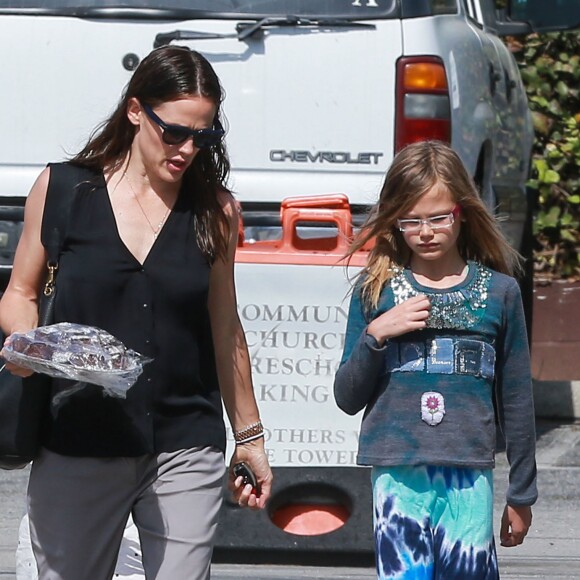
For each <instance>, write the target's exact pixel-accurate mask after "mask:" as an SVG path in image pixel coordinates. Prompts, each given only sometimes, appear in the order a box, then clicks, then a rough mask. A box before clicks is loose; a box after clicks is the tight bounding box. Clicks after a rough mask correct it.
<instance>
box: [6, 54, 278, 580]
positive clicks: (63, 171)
mask: <svg viewBox="0 0 580 580" xmlns="http://www.w3.org/2000/svg"><path fill="white" fill-rule="evenodd" d="M96 82H98V80H96ZM222 98H223V93H222V89H221V86H220V82H219V80H218V78H217V76H216V74H215V72H214V70H213V68H212V67H211V65H210V63H209V62H208V61H207V60H206V59H205V58H204V57H203V56H201V55H200V54H199V53H197V52H193V51H190V50H188V49H185V48H179V47H172V46H167V47H163V48H160V49H157V50H155V51H153V52H152V53H151V54H150V55H149V56H147V57H146V58H145V59H144V60H143V61H142V62H141V63H140V65H139V66H138V68H137V69H136V71H135V73H134V74H133V76H132V78H131V80H130V81H129V84H128V86H127V88H126V90H125V92H124V94H123V96H122V98H121V100H120V102H119V104H118V106H117V108H116V110H115V111H114V112H113V114H112V115H111V116H110V118H109V119H108V120H107V121H106V122H105V123H104V124H103V125H102V126H101V127H100V128H99V129H98V130H97V132H96V133H95V134H94V135H93V136H92V137H91V138H90V140H89V142H88V143H87V145H86V146H85V147H84V148H83V149H82V151H80V153H78V155H76V156H75V157H74V158H73V159H72V160H71V161H70V162H68V163H64V164H56V165H55V164H53V165H50V166H49V167H48V168H47V169H45V170H44V171H43V172H42V173H41V175H40V176H39V178H38V180H37V181H36V183H35V184H34V186H33V188H32V191H31V193H30V195H29V197H28V200H27V203H26V217H25V222H24V232H23V235H22V238H21V240H20V244H19V246H18V250H17V253H16V258H15V262H14V269H13V273H12V277H11V280H10V284H9V286H8V289H7V290H6V293H5V294H4V296H3V298H2V301H1V303H0V324H1V326H2V328H3V329H4V330H5V331H6V333H7V334H10V333H13V332H17V331H20V332H22V331H27V330H29V329H31V328H34V327H35V326H36V324H37V310H36V308H37V307H36V304H37V297H38V292H39V288H40V285H41V281H42V278H43V272H44V265H45V263H46V253H45V250H44V248H43V246H42V245H41V242H40V231H41V221H42V215H43V208H44V202H45V198H46V194H47V189H48V185H49V180H50V179H51V175H52V174H53V172H54V173H55V174H56V173H57V172H58V174H59V175H61V176H64V177H66V178H67V179H68V180H69V181H71V179H72V177H70V176H72V175H73V174H74V175H75V176H77V175H79V172H80V175H81V177H79V178H77V179H76V181H74V182H73V183H71V190H74V197H73V202H72V205H71V210H70V219H69V220H68V228H67V232H66V238H65V240H64V245H63V250H62V253H61V256H60V260H59V272H58V276H57V290H58V291H57V294H56V305H55V318H56V320H55V322H61V321H67V322H74V323H80V324H88V325H91V326H97V327H99V328H102V329H104V330H106V331H108V332H110V333H111V334H112V335H114V336H116V337H117V338H118V339H120V340H121V341H122V342H123V343H124V344H125V346H126V347H127V348H131V349H133V350H135V351H137V352H140V353H141V354H144V355H145V356H147V357H149V358H151V359H152V362H151V363H149V364H147V365H146V366H145V368H144V370H143V373H142V375H141V376H140V377H139V379H138V381H137V383H136V384H135V385H134V386H133V387H131V389H130V390H129V392H128V394H127V398H126V399H118V398H112V397H104V396H103V395H102V391H101V390H100V389H98V388H91V387H90V386H89V387H88V388H85V389H83V390H81V391H78V392H77V393H74V394H72V395H70V396H68V397H66V398H65V399H63V400H62V403H61V404H60V405H59V406H54V405H53V406H51V407H50V409H47V413H46V425H45V429H44V431H43V439H42V445H43V449H42V451H41V453H40V455H39V457H38V458H37V459H36V460H35V461H34V462H33V465H32V469H31V474H30V483H29V490H28V507H29V516H30V531H31V538H32V544H33V548H34V553H35V558H36V561H37V563H38V569H39V578H40V579H41V580H42V579H48V578H62V579H64V580H107V579H109V578H111V577H112V576H113V573H114V570H115V561H116V559H117V554H118V550H119V544H120V542H121V539H122V536H123V529H124V527H125V524H126V522H127V520H128V518H129V516H130V515H131V516H132V519H133V521H134V523H135V525H136V527H137V529H138V531H139V537H140V542H141V548H142V555H143V567H144V570H145V574H146V577H148V578H157V579H158V580H162V579H167V580H175V579H179V578H188V579H192V580H193V579H198V580H206V579H208V578H209V569H210V559H211V555H212V548H213V543H214V538H215V532H216V527H217V521H218V513H219V509H220V506H221V501H222V485H223V475H224V471H225V466H224V457H223V454H224V451H225V446H226V431H225V425H224V421H223V412H222V399H223V402H224V404H225V408H226V411H227V414H228V417H229V420H230V422H231V427H232V431H233V434H234V438H235V440H236V449H235V452H234V454H233V457H232V459H231V464H230V469H229V486H230V489H231V490H232V492H233V495H234V499H235V501H237V502H238V503H239V505H240V506H249V507H250V508H254V509H261V508H264V506H265V503H266V501H267V499H268V497H269V495H270V489H271V480H272V474H271V471H270V468H269V465H268V461H267V458H266V454H265V452H264V439H263V434H264V430H263V427H262V424H261V422H260V417H259V412H258V408H257V405H256V401H255V398H254V394H253V388H252V382H251V376H250V363H249V356H248V350H247V346H246V342H245V338H244V333H243V329H242V327H241V324H240V320H239V318H238V315H237V307H236V299H235V295H236V294H235V288H234V278H233V263H234V253H235V249H236V241H237V234H238V212H237V209H236V205H235V203H234V199H233V197H232V195H231V193H230V192H229V191H228V190H227V188H226V182H227V177H228V171H229V162H228V157H227V155H226V150H225V145H224V143H223V135H224V130H223V127H222V123H221V103H222ZM67 176H69V177H67ZM8 340H10V338H8ZM6 366H7V367H8V368H9V369H10V370H11V371H12V372H14V373H16V374H20V375H21V376H25V375H26V374H27V372H28V373H29V371H26V370H25V369H22V368H18V367H15V366H14V365H8V364H7V365H6ZM65 386H66V381H62V380H56V379H55V380H54V381H53V388H54V392H57V391H59V389H62V388H64V387H65ZM241 462H244V463H245V464H247V465H248V466H249V467H250V468H251V470H253V472H254V474H255V476H256V478H257V483H258V485H257V486H256V487H255V488H254V487H253V486H252V485H250V484H247V485H246V484H243V481H244V480H243V478H242V477H241V476H235V475H234V472H233V466H234V465H235V464H237V463H241Z"/></svg>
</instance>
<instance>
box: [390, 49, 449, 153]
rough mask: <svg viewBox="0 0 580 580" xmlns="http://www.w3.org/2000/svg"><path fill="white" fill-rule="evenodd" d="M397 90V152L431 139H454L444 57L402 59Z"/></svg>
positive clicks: (399, 62)
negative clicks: (452, 136) (406, 146)
mask: <svg viewBox="0 0 580 580" xmlns="http://www.w3.org/2000/svg"><path fill="white" fill-rule="evenodd" d="M396 91H397V93H396V101H397V113H396V118H395V151H399V150H400V149H402V148H403V147H404V146H405V145H409V144H410V143H415V142H417V141H427V140H429V139H437V140H439V141H444V142H446V143H450V142H451V111H450V103H449V87H448V86H447V76H446V74H445V66H444V64H443V61H442V60H441V59H440V58H437V57H434V56H407V57H402V58H400V59H399V61H398V62H397V89H396Z"/></svg>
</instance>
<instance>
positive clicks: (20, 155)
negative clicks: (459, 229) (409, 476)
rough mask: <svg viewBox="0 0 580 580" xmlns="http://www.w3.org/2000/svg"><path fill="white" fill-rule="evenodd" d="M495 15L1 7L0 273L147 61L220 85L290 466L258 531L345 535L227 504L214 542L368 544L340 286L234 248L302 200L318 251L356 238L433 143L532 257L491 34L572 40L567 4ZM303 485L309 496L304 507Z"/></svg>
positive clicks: (243, 304) (313, 3)
mask: <svg viewBox="0 0 580 580" xmlns="http://www.w3.org/2000/svg"><path fill="white" fill-rule="evenodd" d="M503 4H506V5H507V8H505V9H504V10H503V11H502V12H499V11H497V10H496V6H495V4H494V1H493V0H261V1H257V0H0V79H1V83H2V85H1V86H2V91H1V93H0V135H2V139H1V140H0V269H3V271H4V272H5V273H8V272H9V271H10V268H11V264H12V259H13V253H14V249H15V247H16V242H17V239H18V235H19V232H20V228H21V223H20V222H21V219H22V207H23V204H24V200H25V196H26V195H27V193H28V191H29V189H30V187H31V185H32V183H33V181H34V179H35V178H36V176H37V175H38V173H39V172H40V171H41V169H42V168H43V167H44V165H45V164H46V163H47V162H49V161H58V160H61V159H64V158H66V157H67V156H68V155H70V154H73V153H75V152H76V151H78V150H79V149H80V148H81V146H82V145H83V144H84V143H85V141H86V140H87V138H88V136H89V133H90V131H91V130H92V129H93V128H94V127H95V126H96V125H97V124H98V123H99V122H100V121H101V120H104V119H105V118H106V117H107V116H108V115H109V113H110V112H111V110H112V109H113V107H114V105H115V103H116V101H117V99H118V98H119V95H120V93H121V91H122V88H123V87H124V85H125V84H126V83H127V81H128V79H129V78H130V75H131V73H132V72H133V71H134V70H135V68H136V67H137V65H138V63H139V62H140V60H141V59H142V58H143V57H144V56H145V55H147V54H148V53H149V52H150V51H151V50H152V49H153V48H155V47H158V46H161V45H164V44H170V43H171V44H179V45H183V46H187V47H190V48H192V49H195V50H198V51H200V52H201V53H203V54H204V55H205V56H206V57H207V58H208V59H209V61H210V62H211V63H212V64H213V66H214V67H215V69H216V71H217V73H218V75H219V77H220V79H221V81H222V83H223V85H224V87H225V91H226V100H225V114H226V117H227V130H228V135H227V144H228V148H229V152H230V156H231V161H232V175H231V183H230V186H231V188H232V189H233V191H234V192H235V194H236V196H237V197H238V199H239V200H240V202H241V204H242V208H243V217H244V225H245V237H246V244H245V246H244V248H242V249H241V250H240V257H239V268H238V270H239V271H238V290H239V295H240V313H241V316H242V319H243V322H244V326H245V328H246V331H247V333H248V342H249V343H250V348H251V354H252V360H253V364H254V382H255V386H256V394H257V398H258V400H259V403H260V406H261V409H263V414H264V417H265V423H266V424H267V426H268V427H269V429H270V431H269V433H268V447H269V449H270V451H271V459H272V464H273V465H274V467H275V468H277V469H279V470H286V471H285V472H282V471H279V474H280V476H279V477H278V478H277V480H276V481H277V485H278V486H279V487H278V488H277V490H278V491H276V489H275V492H276V493H278V496H276V495H275V496H274V498H273V501H272V504H271V505H272V507H271V513H270V515H272V514H273V513H274V512H275V511H276V509H277V508H280V507H284V506H283V504H284V501H286V499H289V498H291V499H292V500H293V501H295V500H296V498H297V497H299V496H300V493H302V498H303V501H305V502H306V501H311V500H312V498H313V497H315V498H317V499H316V501H318V502H322V503H324V502H328V501H330V503H332V502H337V503H339V504H341V505H343V506H345V505H346V506H347V507H348V510H347V511H348V512H349V515H350V516H351V518H350V519H351V520H352V524H351V526H350V528H349V527H348V526H347V525H345V526H344V530H343V532H341V533H343V536H340V534H339V535H334V536H332V537H330V536H328V535H327V536H325V537H322V536H317V537H316V538H315V539H314V540H312V542H311V543H310V544H308V542H309V541H310V540H311V539H309V538H308V537H305V538H302V539H300V537H298V539H296V538H294V539H293V540H292V542H290V543H288V540H287V539H286V538H285V537H284V535H283V532H282V531H281V530H279V529H278V528H276V529H273V527H272V525H271V522H270V524H268V522H267V521H259V522H258V521H257V519H258V518H262V519H263V520H264V519H266V520H267V515H264V514H262V515H259V516H258V515H257V516H256V517H255V519H251V520H248V519H246V520H241V519H240V520H239V521H238V520H237V519H236V518H237V515H236V511H235V509H233V508H232V510H231V512H228V513H226V515H225V516H224V517H225V518H227V519H229V525H227V526H225V527H223V530H225V531H224V534H225V536H224V538H223V541H222V543H223V546H226V547H230V548H231V547H251V546H255V545H261V546H270V547H274V548H280V547H282V546H283V547H287V546H293V547H298V548H300V547H307V548H308V547H312V546H315V547H316V549H318V550H330V549H332V547H333V546H334V548H337V547H339V548H340V547H341V545H342V546H344V545H347V546H349V549H351V550H356V549H357V547H359V548H361V549H363V550H369V541H370V540H369V537H368V536H367V535H366V534H365V533H359V532H358V531H357V530H358V528H357V526H358V523H357V522H359V523H360V522H361V521H363V520H364V522H366V520H367V519H369V518H370V514H369V513H367V512H366V511H364V510H362V509H361V508H359V507H358V506H359V504H357V501H358V502H360V503H364V501H365V500H364V498H365V496H364V493H363V492H360V488H359V487H358V485H359V484H358V483H357V482H359V481H360V480H359V479H356V478H358V477H359V476H358V475H353V474H354V473H358V471H357V470H356V468H355V467H353V465H354V455H355V449H356V431H357V428H358V419H357V418H351V417H346V416H343V415H342V414H340V413H338V411H337V409H336V408H335V406H334V404H333V401H332V397H331V396H330V389H331V385H332V377H333V370H334V368H335V367H336V365H337V364H338V359H339V358H340V354H341V350H342V339H343V333H344V323H345V320H346V310H345V305H344V303H342V299H343V297H344V294H345V292H346V289H347V287H346V283H345V284H344V286H340V284H333V283H332V280H333V279H334V278H332V276H334V277H335V278H336V279H338V278H339V277H340V275H339V274H336V272H335V273H333V274H330V273H329V272H327V271H326V270H325V269H324V268H325V267H326V266H327V265H328V264H327V263H325V262H324V260H322V261H317V260H312V259H310V258H309V257H308V253H309V251H308V245H307V244H306V246H305V247H302V248H300V249H299V251H297V252H290V254H292V256H287V257H286V258H284V257H283V256H282V257H281V258H280V255H279V256H278V258H280V259H278V261H277V262H276V263H275V264H273V263H271V261H270V262H268V260H264V257H263V255H262V256H261V257H259V256H258V257H257V256H256V253H254V254H252V251H251V248H250V247H249V246H250V242H252V241H257V242H260V241H264V240H269V239H271V238H272V237H274V238H275V237H277V236H279V235H280V234H279V232H280V227H281V221H280V207H281V204H282V202H283V200H285V199H286V198H289V197H301V198H310V199H309V200H307V201H305V202H304V203H305V213H302V214H298V216H299V217H298V221H299V222H300V227H301V228H302V229H303V230H309V229H310V230H313V231H314V233H315V235H320V231H321V230H324V231H326V230H329V231H330V232H331V233H332V232H333V231H334V230H336V228H338V229H340V228H343V229H344V228H345V227H349V225H350V224H348V225H347V226H345V222H344V220H343V218H344V215H345V212H348V215H349V217H350V221H351V222H354V223H355V225H356V224H357V223H359V222H360V221H361V220H362V218H363V216H364V213H365V211H366V210H367V209H368V207H369V206H370V205H371V204H373V203H374V201H375V199H376V197H377V194H378V191H379V189H380V184H381V181H382V178H383V176H384V174H385V172H386V170H387V168H388V166H389V164H390V162H391V160H392V158H393V155H394V154H395V152H396V151H397V150H398V149H400V148H401V147H402V146H404V145H405V144H407V143H410V142H413V141H417V140H423V139H428V138H436V139H441V140H444V141H448V142H450V143H451V145H452V146H453V147H454V148H455V150H456V151H457V152H458V153H459V154H460V156H461V157H462V159H463V161H464V162H465V164H466V166H467V167H468V169H469V171H470V172H471V173H472V175H473V176H474V177H475V179H476V182H477V183H478V184H479V186H480V189H481V194H482V196H483V198H484V199H485V201H486V203H487V204H488V206H489V207H490V208H493V209H494V211H497V212H498V213H499V214H501V216H502V217H503V220H502V226H503V227H504V229H505V232H506V234H507V235H508V237H509V239H510V240H511V242H512V244H513V245H514V246H515V247H516V248H518V249H520V250H522V251H523V252H524V253H525V254H527V255H530V248H531V246H530V240H529V235H530V223H531V213H530V200H529V199H528V195H527V193H526V185H525V184H526V180H527V178H528V171H529V159H530V151H531V146H532V140H533V129H532V124H531V119H530V114H529V110H528V105H527V99H526V94H525V90H524V87H523V85H522V80H521V77H520V75H519V72H518V68H517V65H516V63H515V61H514V58H513V56H512V55H511V53H510V52H509V50H508V49H507V48H506V46H505V45H504V43H503V42H502V40H501V39H500V36H501V35H506V34H521V33H526V32H529V31H531V30H532V28H535V29H538V30H540V29H558V28H565V27H573V26H574V25H578V24H580V16H579V14H580V3H579V2H578V1H577V0H550V2H546V1H545V0H508V1H507V2H503ZM510 18H511V19H510ZM331 194H332V195H331ZM329 196H330V197H329ZM318 197H320V200H322V201H321V204H322V205H323V206H324V204H325V203H328V204H329V207H328V208H326V209H329V210H330V211H332V212H335V213H334V214H333V216H335V217H336V215H340V216H341V217H340V219H338V218H337V219H335V217H332V216H331V218H330V219H327V218H325V217H324V215H325V214H324V215H323V212H324V211H325V209H324V207H316V206H317V203H316V201H312V198H315V199H316V198H318ZM345 199H346V202H345ZM324 200H329V201H328V202H327V201H324ZM319 205H320V204H319ZM294 210H296V208H295V207H292V203H290V204H289V205H288V206H286V207H285V211H288V212H290V211H294ZM309 212H310V213H309ZM316 212H319V213H316ZM336 212H339V214H336ZM288 215H289V214H288ZM300 216H302V217H300ZM317 216H318V217H320V219H317ZM341 220H342V221H341ZM329 224H330V227H329ZM340 224H342V225H340ZM286 234H287V232H286ZM309 235H311V234H308V233H307V232H306V233H304V236H305V237H306V238H308V237H309ZM526 235H527V239H526ZM258 246H259V244H257V245H256V247H258ZM313 247H314V248H316V247H320V246H313ZM316 252H317V251H315V250H312V252H310V254H311V257H312V256H314V255H315V254H316V255H320V252H318V253H316ZM322 253H324V252H322ZM305 254H306V257H305ZM298 255H299V256H298ZM297 256H298V257H297ZM254 259H256V261H255V262H254V261H253V260H254ZM265 280H268V281H269V282H270V285H269V286H268V285H266V284H265V283H263V282H262V281H265ZM295 288H297V289H298V290H296V289H295ZM331 289H332V291H331ZM286 322H287V323H289V324H291V327H289V329H288V330H287V331H286V330H283V328H282V326H281V325H282V324H284V323H286ZM273 329H275V331H276V332H277V333H278V334H272V332H273ZM284 333H286V334H284ZM278 341H279V342H278ZM258 349H259V350H260V353H258ZM297 467H299V468H301V469H296V468H297ZM292 470H293V471H292ZM313 470H319V471H318V472H317V473H318V475H313V474H314V471H313ZM341 470H342V471H341ZM359 471H360V470H359ZM353 478H355V479H356V481H355V479H353ZM307 479H308V480H309V481H311V482H312V481H314V480H316V482H318V483H316V485H315V486H314V487H313V488H310V491H308V489H307V486H306V487H304V481H305V480H307ZM331 483H332V485H331ZM291 484H292V485H295V488H292V489H294V491H293V492H292V493H290V492H288V489H290V488H289V486H290V485H291ZM339 484H340V485H339ZM333 485H334V487H332V486H333ZM317 486H318V487H317ZM320 486H322V487H320ZM284 487H285V489H286V491H284V489H283V488H284ZM296 489H299V490H302V492H300V493H298V492H295V490H296ZM331 489H334V490H335V491H334V492H333V491H330V490H331ZM349 489H350V491H349ZM305 490H306V491H305ZM321 490H322V491H321ZM355 492H356V493H355ZM365 493H366V492H365ZM284 498H286V499H284ZM309 498H310V499H309ZM321 498H322V499H321ZM329 498H330V499H329ZM365 505H366V504H365ZM369 505H370V504H369ZM366 507H368V506H366ZM274 519H275V518H274ZM268 521H269V520H268ZM248 522H249V523H248ZM364 525H365V526H366V523H365V524H364ZM244 526H245V527H244ZM248 526H250V527H248ZM349 529H350V530H354V531H353V532H352V533H351V532H349ZM365 529H367V528H365ZM258 530H260V532H259V533H258ZM368 530H369V534H370V525H369V526H368ZM349 533H351V536H350V537H348V538H347V536H348V534H349ZM325 538H326V539H325ZM329 538H330V539H329ZM301 542H302V543H301ZM333 542H334V544H333Z"/></svg>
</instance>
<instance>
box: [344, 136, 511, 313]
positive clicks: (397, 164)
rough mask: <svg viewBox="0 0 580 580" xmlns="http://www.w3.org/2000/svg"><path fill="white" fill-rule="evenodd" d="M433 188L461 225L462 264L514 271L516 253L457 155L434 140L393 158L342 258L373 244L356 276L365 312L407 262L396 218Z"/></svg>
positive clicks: (405, 245) (506, 271) (407, 252)
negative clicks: (442, 192) (447, 199)
mask: <svg viewBox="0 0 580 580" xmlns="http://www.w3.org/2000/svg"><path fill="white" fill-rule="evenodd" d="M436 185H440V186H444V187H445V188H446V189H447V190H448V191H449V193H450V194H451V197H452V198H453V200H454V201H455V203H457V204H459V205H460V206H461V220H462V221H463V223H462V224H461V233H460V235H459V239H458V249H459V252H460V254H461V256H462V257H463V259H465V260H474V261H476V262H479V263H481V264H483V265H485V266H488V267H489V268H492V269H493V270H497V271H498V272H502V273H504V274H509V275H513V274H515V273H519V272H520V269H521V256H520V254H519V253H518V252H517V251H516V250H514V249H513V248H512V247H511V246H510V244H509V243H508V241H507V240H506V239H505V237H504V236H503V234H502V232H501V230H500V228H499V226H498V225H497V222H496V220H495V218H494V217H493V216H492V215H491V213H490V212H489V211H488V210H487V208H486V206H485V205H484V203H483V201H482V200H481V197H480V195H479V193H478V191H477V188H476V186H475V183H474V182H473V179H472V178H471V176H470V175H469V174H468V172H467V170H466V169H465V166H464V165H463V163H462V161H461V159H460V158H459V156H458V155H457V153H455V151H453V149H451V147H449V146H448V145H446V144H444V143H442V142H439V141H423V142H420V143H413V144H412V145H408V146H407V147H405V148H404V149H403V150H401V151H400V152H399V153H398V154H397V155H396V157H395V159H394V160H393V163H392V165H391V167H390V168H389V170H388V172H387V175H386V177H385V181H384V184H383V186H382V188H381V192H380V195H379V201H378V202H377V204H376V205H375V206H374V208H373V209H372V210H371V213H370V214H369V217H368V218H367V220H366V222H365V223H364V225H363V226H362V228H361V230H360V232H359V234H358V235H357V236H356V237H355V239H354V240H353V243H352V244H351V247H350V249H349V251H348V253H347V256H348V257H350V256H352V255H353V254H354V253H355V252H356V251H357V250H360V249H361V248H362V247H363V246H365V245H367V244H371V243H372V242H374V245H373V246H372V248H371V250H370V254H369V257H368V260H367V264H366V267H365V268H364V269H363V270H362V272H361V274H360V275H361V278H360V279H361V280H362V284H361V292H362V296H363V301H364V303H365V305H366V306H367V307H369V308H375V307H376V306H377V304H378V302H379V298H380V294H381V290H382V289H383V287H384V285H385V283H386V282H387V281H388V280H389V279H390V278H391V277H392V276H393V275H394V273H395V272H396V270H397V269H399V268H401V267H403V266H405V264H407V262H408V261H409V258H410V250H409V248H408V246H407V244H406V243H405V241H404V239H403V236H402V235H401V233H400V232H399V230H398V228H397V219H398V218H400V217H401V216H403V215H404V214H405V213H408V212H409V211H410V210H411V209H412V208H413V207H414V206H415V204H416V203H417V202H418V201H419V200H420V199H421V197H422V196H423V195H425V194H426V193H427V192H428V191H429V190H431V189H432V188H433V187H434V186H436Z"/></svg>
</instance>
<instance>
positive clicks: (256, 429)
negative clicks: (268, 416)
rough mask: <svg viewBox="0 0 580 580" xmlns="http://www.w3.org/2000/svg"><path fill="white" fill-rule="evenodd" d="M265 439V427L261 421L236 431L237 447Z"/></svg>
mask: <svg viewBox="0 0 580 580" xmlns="http://www.w3.org/2000/svg"><path fill="white" fill-rule="evenodd" d="M263 438H264V426H263V425H262V421H261V420H260V419H258V420H257V421H255V422H254V423H250V424H249V425H246V426H245V427H242V428H241V429H238V430H235V431H234V441H235V442H236V445H246V444H248V443H252V442H253V441H258V440H260V439H263Z"/></svg>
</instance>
